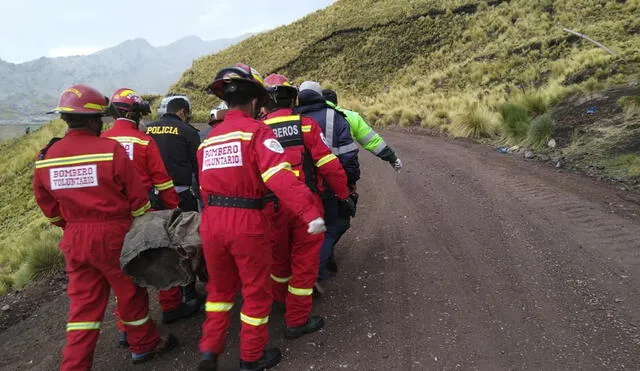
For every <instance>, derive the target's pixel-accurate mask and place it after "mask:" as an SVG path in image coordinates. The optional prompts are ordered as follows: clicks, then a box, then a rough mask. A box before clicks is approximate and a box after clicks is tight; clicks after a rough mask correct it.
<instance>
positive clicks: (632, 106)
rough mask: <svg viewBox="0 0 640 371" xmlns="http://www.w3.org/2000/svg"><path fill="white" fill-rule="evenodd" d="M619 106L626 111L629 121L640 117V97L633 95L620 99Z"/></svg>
mask: <svg viewBox="0 0 640 371" xmlns="http://www.w3.org/2000/svg"><path fill="white" fill-rule="evenodd" d="M618 104H619V105H620V106H621V107H622V108H623V109H624V113H625V116H626V118H627V119H629V120H630V119H631V118H633V117H635V116H640V96H638V95H632V96H626V97H622V98H620V99H618Z"/></svg>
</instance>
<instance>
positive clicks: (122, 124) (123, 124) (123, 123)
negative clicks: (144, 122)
mask: <svg viewBox="0 0 640 371" xmlns="http://www.w3.org/2000/svg"><path fill="white" fill-rule="evenodd" d="M113 128H114V129H115V128H118V129H124V128H127V129H136V130H137V129H138V123H136V122H135V121H133V120H129V119H125V118H119V119H117V120H116V121H114V122H113Z"/></svg>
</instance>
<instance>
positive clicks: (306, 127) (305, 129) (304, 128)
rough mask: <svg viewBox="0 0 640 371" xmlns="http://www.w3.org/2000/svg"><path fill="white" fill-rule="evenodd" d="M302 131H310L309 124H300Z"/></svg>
mask: <svg viewBox="0 0 640 371" xmlns="http://www.w3.org/2000/svg"><path fill="white" fill-rule="evenodd" d="M302 132H303V133H310V132H311V125H302Z"/></svg>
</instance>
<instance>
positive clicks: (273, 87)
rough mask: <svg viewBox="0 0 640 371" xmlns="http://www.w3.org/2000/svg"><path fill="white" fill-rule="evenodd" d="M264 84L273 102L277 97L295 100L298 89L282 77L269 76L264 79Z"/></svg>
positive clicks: (277, 75)
mask: <svg viewBox="0 0 640 371" xmlns="http://www.w3.org/2000/svg"><path fill="white" fill-rule="evenodd" d="M264 83H265V84H266V85H267V90H268V91H269V95H271V99H273V100H277V98H278V97H282V98H295V97H297V96H298V88H297V87H296V86H295V85H293V84H292V83H291V81H289V79H288V78H287V77H286V76H284V75H280V74H277V73H274V74H271V75H269V76H267V78H266V79H264Z"/></svg>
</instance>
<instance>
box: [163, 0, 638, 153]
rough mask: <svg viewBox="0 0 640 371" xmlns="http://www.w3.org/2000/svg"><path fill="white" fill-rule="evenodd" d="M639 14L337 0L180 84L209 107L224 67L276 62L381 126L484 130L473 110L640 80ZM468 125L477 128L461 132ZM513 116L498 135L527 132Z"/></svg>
mask: <svg viewBox="0 0 640 371" xmlns="http://www.w3.org/2000/svg"><path fill="white" fill-rule="evenodd" d="M638 12H640V0H627V1H604V0H558V1H550V0H543V1H528V0H511V1H505V0H492V1H474V0H453V1H447V2H442V1H435V0H404V1H394V0H340V1H338V2H336V3H335V4H334V5H333V6H331V7H329V8H327V9H324V10H321V11H318V12H315V13H313V14H311V15H309V16H307V17H305V18H303V19H301V20H299V21H297V22H294V23H292V24H290V25H287V26H284V27H280V28H278V29H276V30H273V31H271V32H267V33H263V34H259V35H256V36H254V37H251V38H250V39H248V40H245V41H244V42H242V43H240V44H237V45H235V46H233V47H230V48H228V49H226V50H224V51H222V52H220V53H218V54H215V55H212V56H209V57H204V58H201V59H199V60H196V61H195V62H194V64H193V66H192V68H190V69H189V70H187V71H186V72H185V73H184V75H183V76H182V78H181V79H180V80H179V81H178V82H177V83H176V85H175V86H174V87H172V91H176V92H181V93H186V94H189V95H190V96H191V97H192V100H193V102H194V104H195V108H196V110H197V111H198V112H201V114H200V115H201V116H206V114H205V113H206V112H207V111H208V110H209V109H210V108H211V107H212V106H213V105H214V104H215V103H216V99H215V97H213V96H209V95H207V94H206V93H205V90H204V89H205V87H206V86H207V84H208V83H209V82H210V81H211V79H212V78H213V76H214V75H215V73H216V72H217V71H218V70H219V69H220V68H221V67H224V66H227V65H231V64H233V63H236V62H239V61H242V62H245V63H249V64H251V65H252V66H254V67H255V68H257V69H258V70H259V71H261V72H262V73H263V74H265V75H266V74H268V73H270V72H276V71H277V72H280V73H284V74H287V75H289V77H291V78H292V79H294V81H297V82H301V81H303V80H305V79H316V80H319V81H321V82H322V83H323V85H325V86H331V87H333V88H336V89H338V91H339V92H340V93H341V95H342V98H341V99H342V105H343V106H346V107H352V108H356V107H357V108H358V109H359V110H360V111H361V112H362V113H364V115H365V116H366V118H367V119H368V120H370V121H371V122H372V123H374V124H376V125H393V124H399V125H421V126H424V127H431V128H436V129H438V130H442V131H448V132H451V133H455V135H471V136H484V135H487V134H488V133H490V132H491V131H492V130H490V129H488V131H484V130H485V129H482V130H483V132H482V133H480V132H478V130H477V125H478V124H479V122H480V121H478V120H475V119H473V120H469V118H470V117H467V118H464V116H465V115H467V116H468V115H471V116H475V118H476V119H477V118H478V115H480V116H484V117H485V119H488V118H489V116H490V115H487V112H490V113H492V114H496V113H498V112H500V113H502V112H501V107H503V105H504V103H514V104H518V105H521V106H523V107H525V108H526V110H527V112H528V116H529V117H530V119H534V118H535V117H537V116H539V115H541V114H543V113H545V112H546V111H547V109H548V107H549V106H550V105H552V104H555V103H557V102H558V101H560V100H561V99H563V98H565V97H566V96H567V95H568V94H571V93H572V92H578V91H586V92H588V91H594V90H597V89H599V88H602V87H605V86H608V85H610V84H620V83H624V82H626V81H629V80H633V79H637V78H638V76H639V75H640V72H639V69H638V62H640V54H639V53H638V52H637V51H638V50H639V49H640V37H638V33H639V29H640V25H639V21H638V18H637V16H636V14H637V13H638ZM563 27H567V28H569V29H572V30H575V31H578V32H581V33H584V34H586V35H588V36H590V37H592V38H594V39H596V40H598V41H600V42H602V43H603V44H605V45H607V46H608V47H610V48H611V49H613V50H614V51H615V52H616V53H617V55H616V56H613V55H610V54H608V53H607V52H606V51H604V50H602V49H600V48H598V47H597V46H595V45H593V44H591V43H589V42H588V41H585V40H583V39H580V38H578V37H576V36H573V35H571V34H568V33H566V32H565V31H563V29H562V28H563ZM473 107H476V108H473ZM480 107H482V108H480ZM480 112H482V113H480ZM463 118H464V119H463ZM490 121H491V120H485V124H486V123H488V122H490ZM524 122H525V121H520V124H521V125H522V126H523V127H524V126H525V125H524V124H523V123H524ZM465 123H468V124H469V125H471V126H470V127H469V128H466V129H464V130H463V129H462V126H463V125H465ZM512 125H513V122H511V123H507V124H506V125H500V128H501V129H499V130H498V132H497V134H500V135H501V136H502V137H503V138H505V139H507V140H508V141H511V139H514V140H515V141H516V142H520V141H522V140H523V139H525V137H526V134H525V132H524V131H522V130H523V128H514V127H513V126H512ZM482 126H483V127H486V128H490V127H491V126H492V125H490V124H488V125H482ZM505 128H506V129H507V131H506V132H504V131H503V129H505ZM513 129H515V130H516V133H515V134H516V135H515V136H514V132H513ZM526 133H527V134H528V129H527V130H526Z"/></svg>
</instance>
